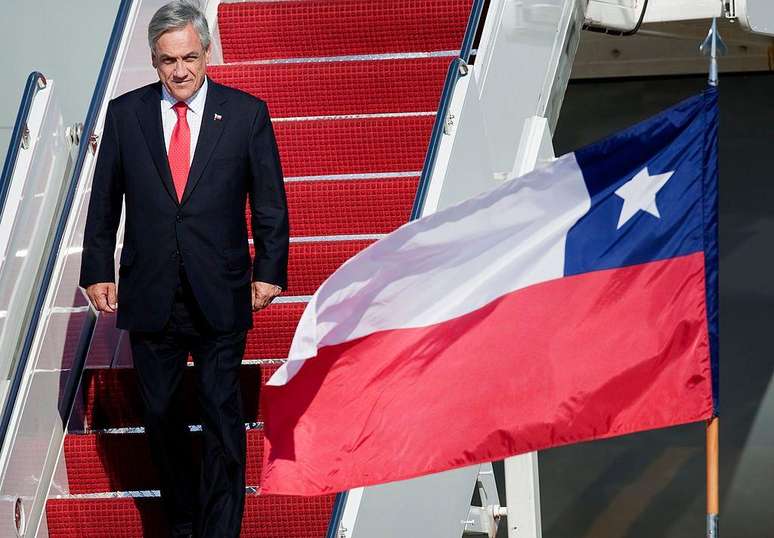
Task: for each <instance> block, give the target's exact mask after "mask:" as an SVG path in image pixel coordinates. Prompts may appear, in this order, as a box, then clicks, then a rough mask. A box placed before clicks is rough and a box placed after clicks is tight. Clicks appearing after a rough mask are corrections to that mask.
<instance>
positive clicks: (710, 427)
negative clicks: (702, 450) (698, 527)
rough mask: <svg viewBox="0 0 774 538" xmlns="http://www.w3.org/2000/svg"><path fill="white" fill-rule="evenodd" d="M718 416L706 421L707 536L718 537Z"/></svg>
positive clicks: (710, 537) (708, 537)
mask: <svg viewBox="0 0 774 538" xmlns="http://www.w3.org/2000/svg"><path fill="white" fill-rule="evenodd" d="M718 448H719V447H718V417H717V416H714V417H712V418H711V419H710V420H708V421H707V538H718V516H719V515H720V500H719V495H718V482H719V480H718V467H719V465H718V463H719V459H720V458H719V457H718V456H719V450H718Z"/></svg>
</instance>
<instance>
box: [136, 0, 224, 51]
mask: <svg viewBox="0 0 774 538" xmlns="http://www.w3.org/2000/svg"><path fill="white" fill-rule="evenodd" d="M189 23H190V24H193V27H194V30H196V33H197V34H199V41H201V42H202V47H204V50H207V47H209V46H210V28H209V27H208V26H207V18H206V17H205V16H204V13H202V11H201V9H199V3H198V2H194V1H191V0H174V1H172V2H170V3H168V4H166V5H164V6H162V7H160V8H159V10H158V11H156V13H154V14H153V18H152V19H151V21H150V23H149V24H148V45H150V49H151V52H153V54H156V43H157V42H158V40H159V38H160V37H161V36H162V35H163V34H164V33H166V32H169V31H170V30H180V29H182V28H185V27H186V26H188V24H189Z"/></svg>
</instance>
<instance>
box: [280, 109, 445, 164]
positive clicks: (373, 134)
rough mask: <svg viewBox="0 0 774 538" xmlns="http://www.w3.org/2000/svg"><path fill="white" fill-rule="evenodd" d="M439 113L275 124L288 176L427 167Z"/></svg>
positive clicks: (281, 155)
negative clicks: (434, 114)
mask: <svg viewBox="0 0 774 538" xmlns="http://www.w3.org/2000/svg"><path fill="white" fill-rule="evenodd" d="M434 121H435V116H408V117H371V118H356V119H335V120H330V119H326V120H305V121H286V122H275V123H274V132H275V135H276V138H277V145H278V147H279V152H280V158H281V160H282V169H283V171H284V174H285V176H286V177H297V176H319V175H334V174H367V173H383V172H408V171H415V170H421V169H422V165H423V163H424V159H425V153H426V152H427V145H428V143H429V141H430V133H431V131H432V128H433V122H434Z"/></svg>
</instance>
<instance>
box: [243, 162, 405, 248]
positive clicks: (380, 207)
mask: <svg viewBox="0 0 774 538" xmlns="http://www.w3.org/2000/svg"><path fill="white" fill-rule="evenodd" d="M418 183H419V176H413V177H394V178H380V179H357V180H320V181H291V182H288V183H286V184H285V191H286V192H287V196H288V212H289V217H290V235H291V236H293V237H309V236H325V235H350V234H351V235H356V234H382V233H389V232H391V231H393V230H394V229H395V228H397V227H398V226H401V225H402V224H405V223H406V222H408V219H409V217H410V215H411V207H412V206H413V204H414V197H415V196H416V191H417V185H418ZM245 216H246V217H247V226H248V230H250V233H251V237H252V231H251V230H252V223H251V222H250V218H249V216H250V214H249V206H248V208H247V211H246V215H245Z"/></svg>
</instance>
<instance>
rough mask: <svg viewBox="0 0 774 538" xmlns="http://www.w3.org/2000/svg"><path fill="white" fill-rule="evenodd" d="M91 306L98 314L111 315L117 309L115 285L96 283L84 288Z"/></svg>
mask: <svg viewBox="0 0 774 538" xmlns="http://www.w3.org/2000/svg"><path fill="white" fill-rule="evenodd" d="M86 295H88V296H89V300H90V301H91V304H93V305H94V308H96V309H97V310H98V311H100V312H104V313H106V314H112V313H114V312H115V311H116V309H117V308H118V303H117V302H116V285H115V283H113V282H97V283H96V284H92V285H91V286H89V287H88V288H86Z"/></svg>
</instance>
